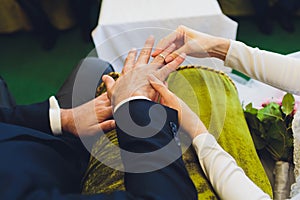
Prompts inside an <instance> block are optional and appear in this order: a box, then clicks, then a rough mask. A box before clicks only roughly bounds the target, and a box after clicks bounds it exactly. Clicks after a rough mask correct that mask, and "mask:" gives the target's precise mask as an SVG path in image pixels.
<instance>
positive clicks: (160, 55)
mask: <svg viewBox="0 0 300 200" xmlns="http://www.w3.org/2000/svg"><path fill="white" fill-rule="evenodd" d="M158 56H159V57H162V58H163V59H164V60H165V59H166V57H165V56H164V55H162V54H161V53H160V54H159V55H158Z"/></svg>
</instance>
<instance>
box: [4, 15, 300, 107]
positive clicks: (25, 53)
mask: <svg viewBox="0 0 300 200" xmlns="http://www.w3.org/2000/svg"><path fill="white" fill-rule="evenodd" d="M234 20H235V21H237V22H238V24H239V26H238V33H237V40H240V41H243V42H245V43H246V44H248V45H250V46H253V47H259V48H261V49H265V50H271V51H274V52H278V53H281V54H289V53H292V52H295V51H299V50H300V49H299V44H300V18H299V17H298V18H296V20H295V25H296V31H295V32H294V33H287V32H285V31H284V30H282V29H281V27H280V26H279V25H278V24H276V23H274V25H275V27H274V31H273V33H272V35H264V34H262V33H260V32H259V31H258V29H257V27H256V25H255V24H254V23H253V20H252V18H251V17H240V18H234ZM93 48H94V45H93V43H92V41H91V40H90V41H88V42H84V41H83V39H82V37H81V34H80V30H79V29H78V28H76V27H74V28H72V29H70V30H67V31H63V32H60V35H59V37H58V40H57V42H56V44H55V46H54V48H53V49H51V50H49V51H46V50H43V49H42V48H41V44H40V42H39V41H38V40H37V39H36V37H35V36H34V35H33V34H32V33H30V32H19V33H14V34H9V35H7V34H6V35H4V34H2V35H0V53H1V54H0V75H1V76H2V77H3V78H4V79H5V81H6V82H7V84H8V87H9V90H10V91H11V93H12V95H13V96H14V97H15V99H16V102H17V103H18V104H29V103H34V102H38V101H42V100H45V99H47V98H49V96H51V95H53V94H55V93H56V92H57V90H58V89H59V87H60V86H61V84H62V83H63V81H64V80H65V79H66V77H67V76H68V75H69V73H70V72H71V70H72V69H73V67H75V66H76V64H77V63H78V61H79V60H80V59H82V58H84V57H85V56H87V55H88V54H89V52H90V51H91V50H93Z"/></svg>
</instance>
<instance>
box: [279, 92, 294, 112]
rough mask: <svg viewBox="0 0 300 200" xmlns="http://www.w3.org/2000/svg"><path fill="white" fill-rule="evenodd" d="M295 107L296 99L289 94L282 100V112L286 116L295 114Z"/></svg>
mask: <svg viewBox="0 0 300 200" xmlns="http://www.w3.org/2000/svg"><path fill="white" fill-rule="evenodd" d="M294 106H295V98H294V96H293V95H292V94H290V93H287V94H285V95H284V97H283V99H282V106H281V110H282V112H283V113H284V114H285V115H289V114H291V113H292V112H293V110H294Z"/></svg>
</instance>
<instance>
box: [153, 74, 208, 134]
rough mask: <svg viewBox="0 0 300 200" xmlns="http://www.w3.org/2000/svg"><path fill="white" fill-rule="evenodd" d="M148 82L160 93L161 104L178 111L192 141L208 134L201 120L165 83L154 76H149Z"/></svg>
mask: <svg viewBox="0 0 300 200" xmlns="http://www.w3.org/2000/svg"><path fill="white" fill-rule="evenodd" d="M148 80H149V82H150V84H151V86H152V87H153V88H154V89H155V91H157V92H158V93H159V95H160V103H161V104H163V105H165V106H168V107H170V108H173V109H175V110H177V111H178V119H179V124H180V126H181V127H182V128H183V130H184V131H185V132H186V133H188V134H189V136H190V137H191V138H192V139H194V138H195V137H196V136H197V135H199V134H201V133H208V131H207V129H206V127H205V125H204V124H203V123H202V121H201V120H200V118H199V117H198V116H197V115H196V114H195V113H194V112H193V111H192V110H191V109H190V108H189V107H188V105H186V103H184V102H183V101H182V100H181V99H180V98H179V97H177V96H176V95H175V94H174V93H172V92H171V91H170V90H169V89H168V88H167V86H166V85H165V84H163V82H161V81H160V80H159V79H158V78H156V77H155V76H153V75H149V76H148Z"/></svg>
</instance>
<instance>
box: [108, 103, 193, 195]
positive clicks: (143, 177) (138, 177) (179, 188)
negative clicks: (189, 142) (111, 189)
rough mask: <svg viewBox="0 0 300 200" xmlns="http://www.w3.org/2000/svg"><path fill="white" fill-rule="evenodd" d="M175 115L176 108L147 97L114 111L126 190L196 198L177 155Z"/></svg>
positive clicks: (179, 148) (178, 152)
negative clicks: (148, 99)
mask: <svg viewBox="0 0 300 200" xmlns="http://www.w3.org/2000/svg"><path fill="white" fill-rule="evenodd" d="M177 117H178V116H177V111H175V110H173V109H170V108H167V107H164V106H162V105H160V104H156V103H154V102H151V101H147V100H133V101H130V102H127V103H126V104H124V105H122V106H121V107H120V108H119V109H118V110H117V111H116V113H115V115H114V118H115V120H116V124H117V135H118V140H119V145H120V148H121V149H122V150H121V157H122V162H123V164H124V168H125V187H126V191H127V192H130V193H131V194H133V195H134V196H136V197H144V198H145V199H164V200H165V199H172V200H174V199H197V192H196V189H195V186H194V184H193V182H192V180H191V179H190V177H189V174H188V172H187V170H186V168H185V166H184V163H183V160H182V157H181V155H182V154H181V147H180V143H179V141H178V138H177V127H178V119H177ZM132 123H133V124H132ZM141 127H142V128H141ZM140 136H141V137H140ZM132 153H133V154H132Z"/></svg>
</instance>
